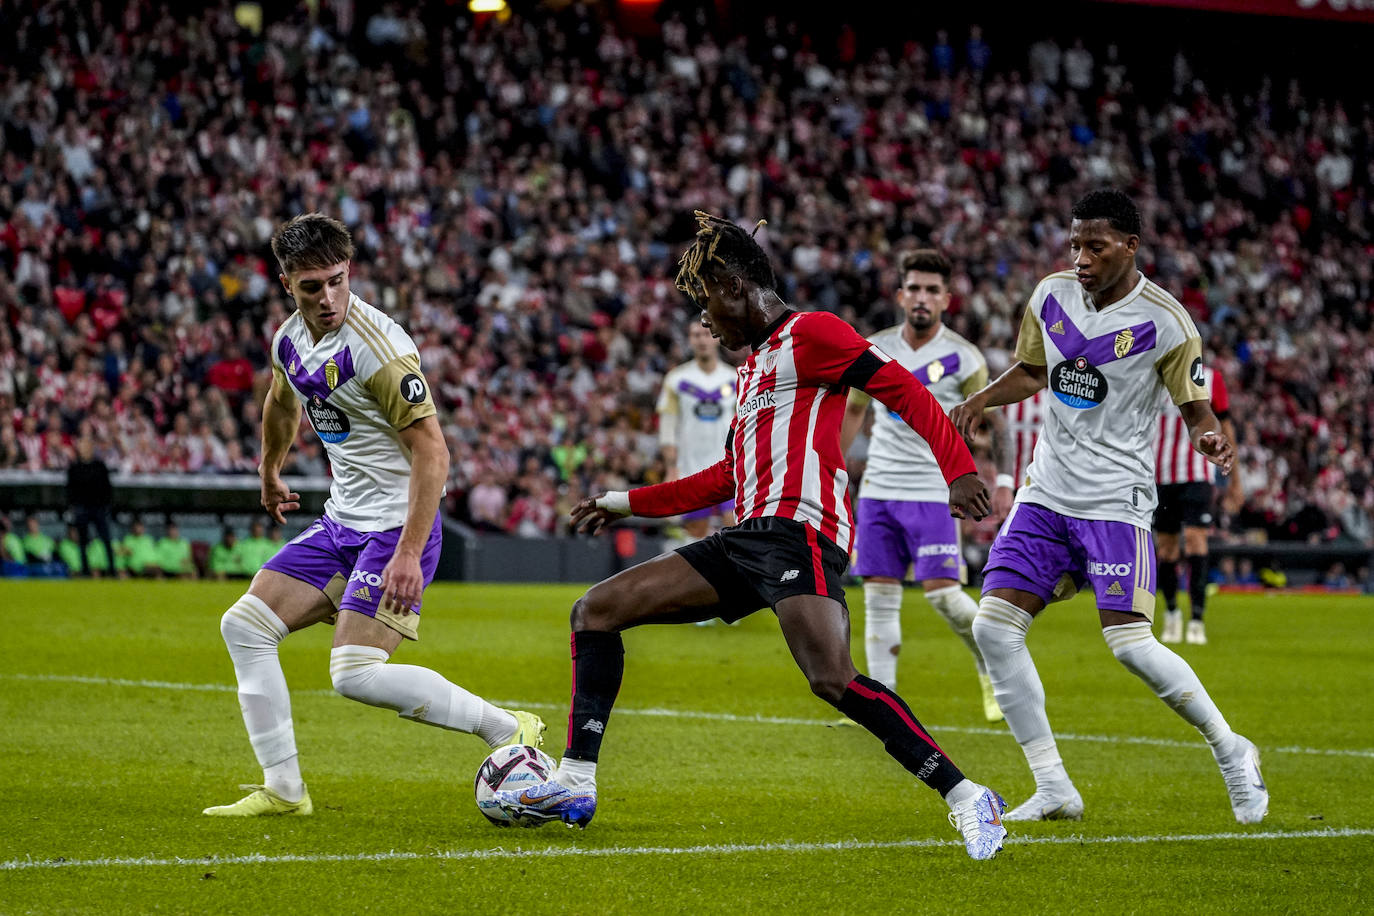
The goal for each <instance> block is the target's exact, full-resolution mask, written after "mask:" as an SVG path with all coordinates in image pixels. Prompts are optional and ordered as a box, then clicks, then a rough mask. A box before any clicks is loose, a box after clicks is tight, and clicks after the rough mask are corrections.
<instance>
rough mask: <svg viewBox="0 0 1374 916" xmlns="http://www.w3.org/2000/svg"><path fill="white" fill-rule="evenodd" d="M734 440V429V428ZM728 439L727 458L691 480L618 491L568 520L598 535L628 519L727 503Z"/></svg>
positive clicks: (730, 475) (579, 508) (730, 491)
mask: <svg viewBox="0 0 1374 916" xmlns="http://www.w3.org/2000/svg"><path fill="white" fill-rule="evenodd" d="M730 430H731V437H733V433H734V425H733V424H731V427H730ZM731 437H727V440H726V446H725V457H724V458H723V459H721V460H720V461H718V462H716V463H715V464H713V465H711V466H710V467H709V468H706V469H705V470H701V471H698V472H697V473H695V474H693V475H691V476H690V477H681V478H678V479H677V480H670V481H668V482H666V483H656V484H654V485H653V486H648V487H636V488H635V489H633V490H629V491H625V490H615V491H611V492H609V493H602V494H601V495H600V496H597V497H595V498H592V499H584V500H582V501H581V502H579V503H578V504H577V505H576V506H574V507H573V510H572V512H571V513H569V518H570V519H571V521H572V527H573V530H574V531H582V532H586V533H587V534H595V533H596V532H598V531H600V530H601V528H602V526H604V525H605V524H606V523H607V522H609V521H613V520H615V519H617V518H624V517H625V516H627V515H638V516H640V517H641V518H667V517H668V516H670V515H681V514H682V513H684V512H692V511H694V510H696V509H705V508H707V507H708V506H716V505H720V504H721V503H723V502H725V501H726V500H727V499H729V498H730V497H731V496H732V495H734V491H735V477H734V457H733V451H732V449H731V448H730V444H729V439H730V438H731Z"/></svg>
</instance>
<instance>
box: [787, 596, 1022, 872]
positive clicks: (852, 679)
mask: <svg viewBox="0 0 1374 916" xmlns="http://www.w3.org/2000/svg"><path fill="white" fill-rule="evenodd" d="M775 612H776V613H777V615H778V623H779V624H780V625H781V627H782V632H783V636H785V637H786V639H787V647H788V649H790V650H791V652H792V657H793V658H794V659H795V660H796V662H797V667H799V668H800V669H801V671H802V673H803V674H804V675H806V680H807V683H808V684H810V686H811V692H812V693H814V694H815V695H816V696H818V697H820V698H821V699H822V700H825V701H826V702H827V703H830V704H831V705H832V706H834V707H835V708H836V709H839V710H840V711H841V712H843V713H844V714H845V715H846V716H848V717H849V718H851V719H853V720H854V721H855V722H858V723H859V724H860V725H862V726H863V727H864V728H866V729H868V730H869V731H870V732H872V733H873V734H874V735H875V736H877V738H878V740H879V741H881V742H883V747H884V748H885V749H886V750H887V752H888V754H890V755H891V756H892V757H893V759H895V760H896V761H897V762H898V763H900V764H901V765H902V766H903V767H904V768H906V770H907V771H908V772H910V773H911V774H912V775H914V776H915V777H916V778H917V779H919V780H921V781H922V782H924V783H925V784H926V785H928V786H930V787H931V788H932V789H934V790H935V791H937V792H939V793H940V795H941V797H943V798H944V799H945V801H946V803H947V804H948V805H949V807H950V810H951V812H952V813H953V814H954V815H955V818H953V819H952V821H953V822H954V823H955V826H956V828H957V829H958V830H959V831H960V833H962V834H963V836H964V840H965V843H966V845H967V847H968V852H969V855H971V856H973V857H974V858H976V859H987V858H991V857H992V856H994V855H996V853H997V851H998V850H999V849H1001V847H1002V839H1003V838H1004V837H1005V836H1006V833H1007V832H1006V829H1005V828H1004V827H1002V822H1001V817H1000V815H1001V812H1002V801H1001V797H1000V796H998V795H997V794H996V793H995V792H993V791H992V790H990V789H988V788H986V787H985V786H981V785H978V784H977V783H975V782H973V781H971V780H969V779H967V778H965V776H964V774H963V773H962V772H961V771H960V770H959V768H958V767H957V766H955V765H954V763H953V761H951V760H950V759H949V758H948V757H947V756H946V755H945V753H944V751H943V750H941V748H940V746H939V745H938V744H936V743H935V741H934V739H932V738H931V737H930V735H929V734H928V733H927V732H926V730H925V728H924V727H923V726H922V725H921V723H920V721H919V720H918V719H917V718H916V716H915V714H913V713H912V711H911V709H910V708H909V707H908V706H907V705H906V703H905V702H904V701H903V700H902V698H901V697H899V696H897V694H896V693H894V692H892V690H890V689H889V688H888V687H886V686H885V685H883V684H881V683H879V682H878V681H875V680H873V679H872V678H867V677H864V676H863V675H861V674H859V672H858V670H857V669H856V668H855V667H854V660H853V658H852V657H851V656H850V653H849V612H848V611H847V610H845V607H844V605H842V604H840V603H839V602H838V601H836V600H835V599H833V598H828V597H825V596H823V595H794V596H792V597H790V598H784V599H783V600H781V601H779V602H778V606H777V607H776V608H775Z"/></svg>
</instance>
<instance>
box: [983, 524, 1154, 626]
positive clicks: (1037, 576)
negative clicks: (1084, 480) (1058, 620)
mask: <svg viewBox="0 0 1374 916" xmlns="http://www.w3.org/2000/svg"><path fill="white" fill-rule="evenodd" d="M1066 575H1067V576H1069V577H1070V578H1071V579H1072V580H1073V584H1074V585H1075V586H1076V587H1078V588H1082V587H1083V584H1084V583H1085V582H1091V583H1092V586H1093V592H1094V593H1095V594H1096V595H1097V606H1098V607H1099V608H1101V609H1102V610H1106V611H1126V612H1128V613H1136V614H1142V615H1144V616H1145V617H1147V618H1149V619H1154V609H1155V544H1154V540H1153V539H1152V538H1151V537H1150V532H1149V531H1148V530H1146V529H1144V528H1138V527H1136V526H1135V525H1132V524H1131V523H1129V522H1104V521H1097V520H1093V519H1082V518H1073V517H1071V516H1068V515H1060V514H1059V513H1058V512H1055V511H1053V510H1051V509H1046V508H1045V507H1044V506H1037V505H1035V504H1034V503H1017V504H1016V505H1015V506H1014V507H1013V508H1012V510H1011V514H1010V515H1008V516H1007V520H1006V521H1005V522H1003V523H1002V529H1001V530H1000V531H998V532H997V540H995V541H993V542H992V550H991V551H989V553H988V562H987V567H986V568H985V570H984V572H983V592H984V593H987V592H990V591H992V590H993V589H997V588H1017V589H1021V590H1022V591H1027V592H1030V593H1032V594H1034V595H1039V596H1040V598H1042V599H1043V600H1044V601H1045V602H1046V603H1048V602H1049V601H1050V598H1051V596H1053V595H1054V592H1055V588H1056V587H1057V586H1058V585H1059V580H1060V579H1061V578H1063V577H1064V576H1066Z"/></svg>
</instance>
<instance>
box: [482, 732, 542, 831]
mask: <svg viewBox="0 0 1374 916" xmlns="http://www.w3.org/2000/svg"><path fill="white" fill-rule="evenodd" d="M557 768H558V767H557V764H555V763H554V762H553V758H552V757H550V756H549V755H548V754H546V753H544V752H543V751H541V750H539V748H537V747H529V746H528V745H524V744H511V745H508V746H506V747H503V748H498V749H497V750H496V751H493V752H492V755H491V756H490V757H488V758H487V759H486V760H483V761H482V765H481V766H480V767H478V768H477V779H476V780H474V782H473V787H472V788H473V794H474V795H476V796H477V810H478V811H481V812H482V814H483V816H485V817H486V819H487V820H489V821H491V822H492V823H493V824H495V825H496V826H498V827H509V826H510V825H511V824H518V825H520V826H521V827H538V826H539V825H540V823H542V822H541V821H533V822H529V821H518V820H514V819H513V818H511V816H510V815H509V814H507V813H506V812H504V811H502V810H501V806H500V805H498V804H497V803H496V792H498V791H499V790H501V789H519V788H521V787H523V786H534V785H538V784H539V783H541V782H547V781H548V780H549V779H552V778H553V771H554V770H555V769H557Z"/></svg>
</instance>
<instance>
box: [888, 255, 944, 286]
mask: <svg viewBox="0 0 1374 916" xmlns="http://www.w3.org/2000/svg"><path fill="white" fill-rule="evenodd" d="M909 270H919V271H921V272H922V273H927V274H939V275H940V278H941V279H943V280H944V281H945V288H946V289H948V288H949V278H950V275H951V274H952V273H953V272H954V267H953V265H951V264H950V263H949V258H947V257H945V256H944V255H942V254H940V252H938V251H936V250H935V249H934V248H918V249H916V250H915V251H908V252H907V253H906V254H904V255H902V276H901V277H900V278H899V279H901V280H905V279H906V274H907V271H909Z"/></svg>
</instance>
